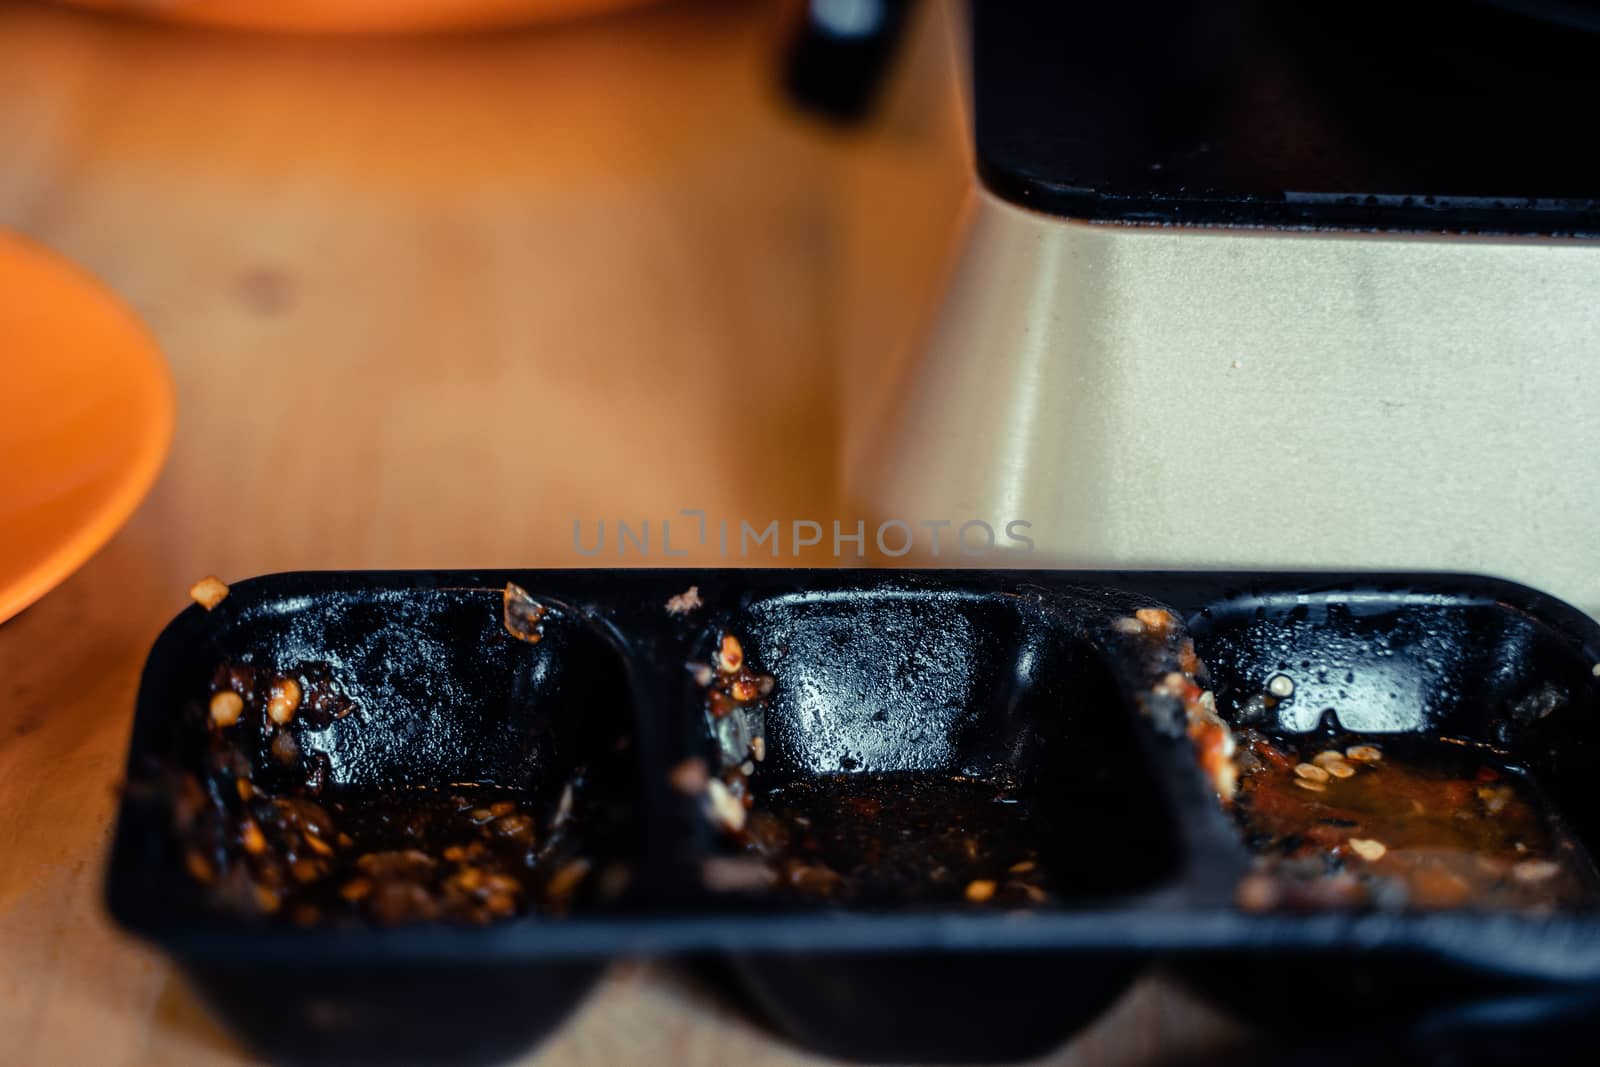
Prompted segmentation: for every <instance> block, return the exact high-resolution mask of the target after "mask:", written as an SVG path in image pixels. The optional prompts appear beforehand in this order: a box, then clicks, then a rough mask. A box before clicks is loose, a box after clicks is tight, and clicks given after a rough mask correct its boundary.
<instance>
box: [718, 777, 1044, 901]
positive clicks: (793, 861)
mask: <svg viewBox="0 0 1600 1067" xmlns="http://www.w3.org/2000/svg"><path fill="white" fill-rule="evenodd" d="M1033 824H1034V820H1033V818H1032V816H1031V814H1030V807H1029V805H1028V804H1026V803H1024V801H1023V799H1022V798H1021V797H1019V796H1018V794H1017V790H1016V787H1015V785H1014V784H1013V783H1011V782H1009V781H1006V780H1005V779H1002V778H988V777H985V778H972V777H965V776H961V775H937V774H927V773H904V772H902V773H886V774H868V773H850V774H834V775H823V776H820V777H816V778H802V779H797V780H795V781H792V782H789V783H788V784H786V785H783V786H780V787H778V788H775V789H772V790H770V791H767V792H765V793H764V794H763V795H762V797H761V803H760V805H759V806H758V807H757V808H756V810H754V811H752V812H751V813H750V819H749V823H748V826H747V831H748V837H749V841H750V845H751V847H752V849H753V850H754V851H755V852H757V853H758V854H759V855H760V856H761V857H762V859H763V860H764V862H765V863H766V864H767V865H768V866H769V868H770V869H771V870H772V871H773V872H774V874H775V880H776V881H777V882H778V884H780V885H782V886H786V887H788V888H790V889H792V890H794V891H795V892H798V893H800V894H803V895H805V896H808V897H828V898H831V897H839V898H849V899H851V900H852V901H853V902H856V903H862V904H869V905H870V904H874V903H881V904H886V905H888V904H929V903H959V902H961V901H966V902H969V903H973V904H988V903H991V902H992V903H994V904H996V905H999V906H1028V905H1038V904H1043V903H1045V902H1046V901H1047V900H1049V899H1050V885H1049V882H1048V879H1047V877H1046V874H1047V872H1046V870H1045V868H1044V867H1043V866H1042V865H1041V864H1040V862H1039V856H1038V852H1037V847H1036V842H1037V840H1038V838H1039V829H1038V827H1036V826H1035V825H1033Z"/></svg>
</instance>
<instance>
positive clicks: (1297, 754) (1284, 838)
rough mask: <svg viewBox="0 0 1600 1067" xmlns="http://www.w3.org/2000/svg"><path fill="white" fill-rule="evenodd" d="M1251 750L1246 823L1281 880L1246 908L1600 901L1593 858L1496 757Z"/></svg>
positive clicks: (1404, 749)
mask: <svg viewBox="0 0 1600 1067" xmlns="http://www.w3.org/2000/svg"><path fill="white" fill-rule="evenodd" d="M1238 741H1239V746H1240V759H1239V762H1240V764H1241V767H1242V769H1243V772H1244V773H1243V776H1242V777H1241V779H1240V785H1239V794H1238V797H1237V800H1236V803H1235V806H1234V810H1235V814H1236V817H1237V818H1238V820H1239V822H1240V824H1241V826H1242V827H1243V830H1244V833H1245V836H1246V840H1247V842H1248V843H1249V844H1250V846H1251V847H1252V849H1253V850H1254V851H1255V852H1256V853H1257V854H1258V855H1260V856H1263V857H1265V858H1266V863H1265V866H1264V869H1263V870H1264V873H1265V875H1266V876H1267V877H1270V878H1274V879H1276V880H1277V881H1276V884H1275V885H1273V884H1269V883H1267V882H1263V881H1261V880H1260V876H1257V879H1256V880H1254V881H1247V883H1246V885H1245V886H1243V887H1241V903H1244V904H1245V905H1246V906H1260V907H1274V906H1294V905H1297V904H1301V905H1306V906H1317V907H1323V906H1340V905H1344V906H1367V905H1378V906H1392V907H1414V908H1422V909H1437V908H1453V907H1476V908H1511V909H1519V910H1533V911H1542V910H1551V909H1554V908H1557V907H1572V906H1577V905H1591V906H1592V905H1593V904H1594V903H1595V902H1596V899H1597V898H1596V894H1595V890H1596V884H1597V883H1596V877H1595V870H1594V866H1593V864H1592V862H1591V861H1590V860H1589V858H1588V856H1587V855H1586V854H1585V853H1584V851H1583V849H1582V848H1581V846H1579V844H1578V843H1577V841H1576V839H1575V838H1573V837H1572V835H1571V834H1569V833H1567V832H1566V831H1565V829H1564V828H1563V827H1562V826H1561V825H1560V823H1559V822H1558V821H1557V820H1556V818H1555V817H1554V814H1553V812H1552V811H1551V809H1550V808H1549V806H1548V805H1547V804H1545V803H1544V801H1543V799H1542V798H1541V797H1540V796H1539V794H1538V791H1537V789H1536V788H1535V786H1534V784H1533V782H1532V781H1531V779H1529V778H1528V776H1527V775H1526V774H1524V773H1523V772H1522V771H1521V770H1519V769H1518V768H1516V767H1513V766H1510V765H1508V764H1507V763H1506V762H1505V761H1504V760H1502V759H1501V758H1499V757H1498V756H1497V755H1496V754H1495V753H1493V752H1490V751H1488V750H1485V749H1483V748H1480V747H1477V746H1472V745H1465V744H1456V743H1452V742H1449V741H1447V740H1431V739H1421V738H1390V739H1383V740H1381V741H1378V742H1371V741H1363V740H1362V739H1361V738H1357V737H1351V736H1347V735H1340V736H1337V737H1324V738H1317V739H1312V740H1309V741H1307V740H1303V739H1298V738H1297V739H1292V740H1285V739H1269V738H1268V737H1266V736H1264V735H1261V734H1258V733H1254V732H1251V731H1245V732H1243V733H1241V734H1240V735H1239V738H1238ZM1363 757H1365V758H1363ZM1374 757H1376V758H1374Z"/></svg>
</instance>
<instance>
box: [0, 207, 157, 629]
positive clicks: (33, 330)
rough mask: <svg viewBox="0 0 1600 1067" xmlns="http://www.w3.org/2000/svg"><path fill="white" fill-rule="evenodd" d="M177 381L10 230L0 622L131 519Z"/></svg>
mask: <svg viewBox="0 0 1600 1067" xmlns="http://www.w3.org/2000/svg"><path fill="white" fill-rule="evenodd" d="M174 406H175V405H174V402H173V395H172V378H171V376H170V375H169V374H168V373H167V367H166V364H165V363H163V362H162V361H161V355H160V353H159V352H158V351H157V350H156V346H155V342H154V341H153V340H152V339H151V338H150V335H149V334H148V333H146V332H145V329H144V326H143V324H141V323H140V322H139V320H138V319H137V318H135V317H134V315H133V313H132V312H131V311H129V310H128V309H127V308H126V307H124V306H123V304H122V303H121V301H119V300H117V299H116V298H115V297H114V296H112V295H111V294H110V293H109V292H107V291H106V290H105V289H104V288H102V287H101V286H100V285H99V284H98V283H97V282H95V281H94V280H93V279H92V278H90V277H88V276H87V275H85V274H83V273H82V272H80V271H78V270H77V269H76V268H74V267H73V266H71V265H70V264H68V263H66V262H64V261H62V260H60V259H58V258H56V257H55V256H53V255H51V254H50V253H48V252H45V251H44V250H43V249H41V248H38V247H36V246H34V245H32V244H29V243H27V242H25V241H22V240H19V239H18V238H16V237H12V236H8V235H7V234H4V233H0V622H4V621H5V620H6V619H9V618H10V617H11V616H13V615H15V614H16V613H17V612H19V611H21V610H22V609H23V608H25V607H27V606H28V605H29V604H31V603H33V602H34V601H35V600H38V599H39V598H40V597H41V596H43V595H44V594H45V593H47V592H49V591H50V589H51V588H52V587H54V586H55V585H56V584H57V583H58V582H60V581H61V580H62V579H64V578H66V577H67V575H69V574H71V573H72V572H73V571H74V570H76V569H77V568H79V567H81V566H82V565H83V564H84V562H85V561H86V560H88V558H89V557H90V556H92V555H94V554H95V552H96V551H98V550H99V548H100V546H101V545H103V544H105V543H106V542H107V541H109V540H110V539H111V535H112V534H114V533H116V532H117V529H118V528H119V527H120V526H121V525H122V524H123V523H124V522H126V521H127V519H128V516H129V515H131V514H133V509H134V508H136V507H138V505H139V501H140V500H141V499H143V498H144V495H145V493H146V492H148V491H149V489H150V483H152V482H154V481H155V479H156V474H157V473H158V472H159V471H160V470H161V461H162V460H163V459H165V458H166V455H167V445H168V444H169V443H170V442H171V440H172V422H173V410H174Z"/></svg>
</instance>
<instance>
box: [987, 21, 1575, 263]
mask: <svg viewBox="0 0 1600 1067" xmlns="http://www.w3.org/2000/svg"><path fill="white" fill-rule="evenodd" d="M972 28H973V74H974V83H975V84H974V106H975V112H976V116H975V117H976V126H977V131H976V132H977V156H978V169H979V174H980V176H981V177H982V179H983V181H984V183H985V184H986V185H987V186H988V187H989V188H990V189H992V190H993V191H994V192H996V193H998V194H999V195H1001V196H1003V197H1005V198H1007V199H1009V200H1012V201H1014V202H1016V203H1019V204H1023V205H1025V206H1028V207H1031V208H1035V209H1038V210H1042V211H1049V212H1053V213H1056V214H1060V215H1067V216H1072V217H1075V218H1085V219H1094V220H1105V221H1124V222H1162V223H1199V224H1231V225H1268V226H1312V227H1323V226H1333V227H1346V228H1352V227H1353V228H1373V229H1425V230H1449V231H1466V232H1487V233H1494V232H1502V233H1533V234H1563V233H1578V234H1587V235H1600V32H1596V31H1597V30H1600V2H1596V0H1526V2H1521V3H1514V2H1511V0H1500V2H1493V3H1491V2H1487V0H1386V2H1379V0H1345V2H1343V3H1339V4H1327V3H1298V2H1284V0H1217V2H1214V3H1193V2H1184V0H1129V2H1123V3H1117V4H1076V3H1059V4H1058V3H1050V4H1045V3H1040V4H1025V3H1016V2H1011V0H974V3H973V4H972Z"/></svg>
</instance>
